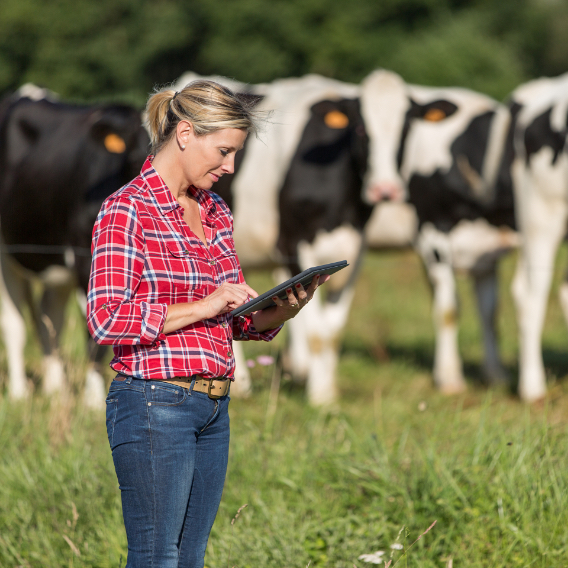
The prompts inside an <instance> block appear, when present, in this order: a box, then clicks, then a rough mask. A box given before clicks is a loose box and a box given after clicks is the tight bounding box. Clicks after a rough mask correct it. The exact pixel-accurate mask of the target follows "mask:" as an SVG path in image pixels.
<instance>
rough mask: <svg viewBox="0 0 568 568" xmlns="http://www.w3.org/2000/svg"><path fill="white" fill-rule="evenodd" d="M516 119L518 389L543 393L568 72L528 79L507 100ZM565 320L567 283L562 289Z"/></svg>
mask: <svg viewBox="0 0 568 568" xmlns="http://www.w3.org/2000/svg"><path fill="white" fill-rule="evenodd" d="M510 108H511V112H512V114H513V118H514V121H515V129H514V154H515V155H514V161H513V166H512V177H513V182H514V183H513V185H514V190H515V201H516V206H517V219H518V225H519V231H520V233H521V237H522V240H521V242H522V246H521V255H520V259H519V263H518V265H517V271H516V274H515V278H514V280H513V296H514V298H515V302H516V306H517V317H518V322H519V340H520V341H519V349H520V360H519V370H520V375H519V394H520V396H521V398H523V399H524V400H527V401H533V400H537V399H540V398H542V397H544V395H545V394H546V378H545V371H544V365H543V360H542V350H541V335H542V328H543V325H544V319H545V315H546V305H547V299H548V293H549V291H550V284H551V280H552V276H553V271H554V259H555V256H556V251H557V249H558V246H559V244H560V242H561V240H562V239H563V238H564V236H565V234H566V229H567V221H568V73H567V74H564V75H561V76H560V77H557V78H554V79H550V78H542V79H537V80H535V81H531V82H529V83H527V84H525V85H521V86H520V87H519V88H517V89H516V90H515V91H514V92H513V94H512V96H511V101H510ZM560 300H561V305H562V308H563V311H564V315H565V317H566V319H567V320H568V283H567V282H566V281H565V282H564V284H563V285H562V287H561V290H560Z"/></svg>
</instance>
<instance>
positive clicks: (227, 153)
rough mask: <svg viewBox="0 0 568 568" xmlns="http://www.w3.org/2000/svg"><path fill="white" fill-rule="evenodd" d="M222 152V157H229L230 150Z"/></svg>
mask: <svg viewBox="0 0 568 568" xmlns="http://www.w3.org/2000/svg"><path fill="white" fill-rule="evenodd" d="M219 152H221V156H223V157H225V156H228V155H229V150H219Z"/></svg>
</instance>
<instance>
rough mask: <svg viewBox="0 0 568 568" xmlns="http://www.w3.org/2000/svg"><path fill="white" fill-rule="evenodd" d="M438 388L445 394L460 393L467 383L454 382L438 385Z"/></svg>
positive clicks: (464, 389)
mask: <svg viewBox="0 0 568 568" xmlns="http://www.w3.org/2000/svg"><path fill="white" fill-rule="evenodd" d="M438 390H439V391H440V392H441V393H442V394H445V395H448V396H452V395H454V394H461V393H463V392H465V391H466V390H467V385H466V383H465V382H463V383H454V384H451V385H441V386H438Z"/></svg>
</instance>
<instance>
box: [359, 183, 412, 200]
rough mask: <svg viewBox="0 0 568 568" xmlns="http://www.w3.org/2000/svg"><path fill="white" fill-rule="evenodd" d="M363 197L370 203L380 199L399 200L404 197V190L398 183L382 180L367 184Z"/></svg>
mask: <svg viewBox="0 0 568 568" xmlns="http://www.w3.org/2000/svg"><path fill="white" fill-rule="evenodd" d="M364 198H365V201H366V202H367V203H369V204H371V205H374V204H375V203H379V202H380V201H399V202H400V201H404V200H405V199H406V191H405V190H404V188H403V187H402V186H401V185H400V184H398V183H394V182H389V181H383V182H379V183H373V184H370V185H368V186H367V188H366V189H365V192H364Z"/></svg>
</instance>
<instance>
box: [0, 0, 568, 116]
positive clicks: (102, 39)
mask: <svg viewBox="0 0 568 568" xmlns="http://www.w3.org/2000/svg"><path fill="white" fill-rule="evenodd" d="M567 28H568V1H567V0H349V1H343V2H342V1H341V0H217V1H212V0H184V1H179V0H153V1H151V2H145V1H143V0H2V2H1V3H0V94H1V93H5V92H8V91H11V90H13V89H15V88H17V87H18V86H20V85H21V84H23V83H24V82H28V81H32V82H34V83H36V84H39V85H41V86H45V87H48V88H50V89H52V90H53V91H56V92H57V93H59V94H60V95H61V96H62V97H64V98H66V99H72V100H77V101H82V100H101V99H105V100H109V99H113V100H120V101H124V102H130V103H134V104H136V105H138V106H142V105H143V104H144V102H145V100H146V97H147V95H148V93H149V92H150V91H151V90H152V88H153V87H154V86H155V85H162V84H164V83H168V82H171V81H174V80H175V79H177V78H178V77H179V76H180V75H181V74H182V73H183V72H185V71H188V70H192V71H195V72H197V73H200V74H221V75H226V76H228V77H233V78H235V79H238V80H241V81H245V82H250V83H258V82H265V81H271V80H272V79H275V78H279V77H287V76H299V75H303V74H305V73H309V72H314V73H320V74H323V75H327V76H330V77H335V78H338V79H341V80H345V81H353V82H358V81H360V80H361V79H362V78H363V77H364V76H365V75H366V74H367V73H369V72H370V71H371V70H373V69H375V68H377V67H384V68H387V69H392V70H394V71H397V72H398V73H400V74H401V75H402V76H403V77H404V78H405V79H406V80H407V81H409V82H413V83H420V84H426V85H457V86H464V87H470V88H473V89H476V90H479V91H482V92H486V93H488V94H490V95H492V96H494V97H497V98H499V99H501V98H503V97H505V96H506V95H507V94H508V93H509V92H510V91H511V90H512V89H514V88H515V87H516V86H517V85H518V84H519V83H521V82H523V81H526V80H528V79H530V78H532V77H538V76H541V75H557V74H560V73H562V72H565V71H567V70H568V33H567V32H566V29H567Z"/></svg>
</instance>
